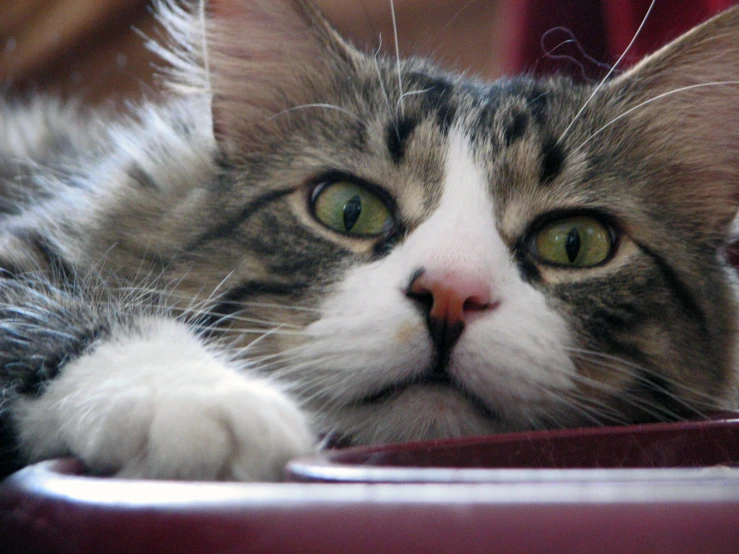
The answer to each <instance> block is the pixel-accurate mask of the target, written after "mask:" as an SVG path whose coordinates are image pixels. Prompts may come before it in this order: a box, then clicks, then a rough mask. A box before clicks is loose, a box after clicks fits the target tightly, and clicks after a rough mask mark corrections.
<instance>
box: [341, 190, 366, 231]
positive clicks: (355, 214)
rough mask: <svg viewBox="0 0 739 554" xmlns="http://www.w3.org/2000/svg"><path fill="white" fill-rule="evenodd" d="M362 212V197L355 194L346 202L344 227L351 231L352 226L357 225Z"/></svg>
mask: <svg viewBox="0 0 739 554" xmlns="http://www.w3.org/2000/svg"><path fill="white" fill-rule="evenodd" d="M361 213H362V199H361V198H360V197H359V195H358V194H355V195H354V196H352V197H351V198H350V199H349V201H348V202H347V203H346V204H344V228H345V229H346V230H347V231H351V230H352V227H354V225H356V223H357V220H358V219H359V216H360V214H361Z"/></svg>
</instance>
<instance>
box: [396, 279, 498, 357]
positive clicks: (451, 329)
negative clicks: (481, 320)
mask: <svg viewBox="0 0 739 554" xmlns="http://www.w3.org/2000/svg"><path fill="white" fill-rule="evenodd" d="M407 295H408V296H409V297H410V298H413V299H415V300H416V301H418V302H419V303H420V304H421V305H422V306H424V308H425V309H426V310H427V322H428V327H429V333H430V334H431V339H432V340H433V341H434V344H435V345H436V346H437V348H439V349H440V350H441V351H442V352H445V353H447V354H448V352H449V351H450V350H451V349H452V348H453V347H454V345H455V344H456V342H457V341H458V340H459V337H460V336H461V335H462V332H463V331H464V328H465V325H466V323H467V320H468V319H469V317H470V315H471V314H472V313H475V312H481V311H485V310H488V309H491V308H492V307H493V306H494V304H493V302H492V298H491V291H490V286H489V285H488V283H487V282H485V281H484V280H483V279H480V278H475V277H471V276H469V275H464V274H463V273H461V272H451V271H448V272H443V273H432V272H429V271H423V272H419V274H418V275H417V276H416V277H415V278H414V279H413V280H412V282H411V284H410V286H409V287H408V291H407Z"/></svg>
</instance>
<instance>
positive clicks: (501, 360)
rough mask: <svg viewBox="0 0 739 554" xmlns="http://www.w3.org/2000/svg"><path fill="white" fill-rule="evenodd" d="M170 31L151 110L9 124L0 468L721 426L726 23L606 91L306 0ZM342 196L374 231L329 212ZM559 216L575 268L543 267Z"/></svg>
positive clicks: (21, 115)
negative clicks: (400, 48) (392, 33)
mask: <svg viewBox="0 0 739 554" xmlns="http://www.w3.org/2000/svg"><path fill="white" fill-rule="evenodd" d="M160 13H161V17H162V18H163V20H164V21H165V23H166V24H167V26H168V28H169V29H170V30H171V31H172V33H173V37H174V44H173V45H172V46H170V47H168V48H164V49H163V48H161V47H159V48H160V51H161V52H162V55H164V56H165V57H167V58H168V59H169V60H170V61H171V62H172V64H173V66H174V68H175V70H174V73H173V74H172V75H171V76H170V77H171V83H172V85H173V89H172V93H171V99H170V101H169V102H167V103H165V104H163V105H143V106H140V107H138V108H136V109H135V110H133V111H132V112H131V113H130V114H128V115H123V116H121V115H112V114H99V113H88V112H86V111H85V110H84V109H82V108H75V107H63V106H60V105H58V104H57V103H53V102H48V101H41V100H34V101H33V102H31V103H30V105H29V104H26V105H23V106H18V105H11V104H5V105H3V109H2V110H1V111H0V118H1V119H0V187H1V188H0V191H1V192H2V196H3V204H2V206H3V212H4V215H3V216H2V219H1V220H0V234H1V235H2V238H3V240H2V244H1V245H0V246H1V247H0V267H2V268H3V270H4V272H3V281H2V283H1V284H0V300H1V301H2V304H1V305H0V353H1V354H0V360H1V361H2V367H1V369H0V385H2V397H1V402H2V404H0V422H1V426H0V434H1V435H2V437H1V439H2V448H3V450H2V453H3V456H2V458H3V460H4V464H5V465H4V467H3V470H4V471H8V470H10V469H12V468H15V467H18V466H19V465H21V464H23V463H27V462H29V461H33V460H37V459H41V458H45V457H50V456H58V455H65V454H74V455H76V456H79V457H81V458H82V459H83V460H84V461H85V462H86V463H87V464H88V465H90V467H91V468H92V469H93V470H96V471H102V472H108V473H118V474H120V475H125V476H136V477H164V478H167V477H170V478H192V479H245V480H254V479H276V478H278V477H279V474H280V471H281V467H282V466H283V464H284V462H285V461H286V460H287V459H288V458H289V457H291V456H294V455H298V454H300V453H304V452H307V451H309V450H311V449H312V448H314V447H315V446H314V445H315V444H317V441H318V440H319V438H321V437H326V436H331V435H333V436H338V437H340V438H341V440H343V441H344V442H351V443H354V444H362V443H376V442H386V441H397V440H409V439H424V438H436V437H447V436H459V435H465V434H476V433H488V432H500V431H509V430H524V429H536V428H550V427H562V426H574V425H583V424H609V423H627V422H635V421H646V420H670V419H675V418H679V417H685V416H686V415H695V414H702V413H705V412H706V411H709V410H712V409H717V408H722V407H736V384H737V382H736V381H737V371H736V370H737V365H738V363H737V359H736V349H737V327H736V325H737V321H736V317H737V305H736V282H735V281H736V279H735V276H734V273H733V270H732V269H731V268H730V267H728V264H727V263H726V261H725V249H726V245H727V244H728V241H729V239H730V231H731V226H732V221H733V219H734V217H735V215H736V212H737V209H738V208H739V164H738V163H737V159H739V121H738V119H739V113H738V112H737V110H736V108H735V106H736V101H737V99H738V97H739V84H738V83H739V10H737V9H734V10H729V11H728V12H726V13H724V14H722V15H721V16H719V17H717V18H715V19H714V20H712V21H710V22H708V23H706V24H705V25H703V26H701V27H699V28H697V29H696V30H694V31H692V32H691V33H689V34H687V35H686V36H684V37H682V38H680V39H678V40H677V41H675V42H674V43H673V44H671V45H668V46H667V47H666V48H664V49H663V50H661V51H659V52H657V53H656V54H654V55H653V56H651V57H650V58H648V59H646V60H644V61H643V62H642V63H641V64H639V65H638V66H637V67H635V68H634V69H632V70H630V71H628V72H626V73H624V74H622V75H620V76H619V77H617V78H616V79H613V80H611V81H609V82H606V83H603V84H601V85H598V86H597V87H596V86H594V85H575V84H573V83H572V82H570V81H569V80H567V79H564V78H556V79H550V80H545V81H536V80H532V79H529V78H525V77H521V78H515V79H510V80H504V81H500V82H496V83H492V84H486V83H479V82H475V81H471V80H469V79H463V78H461V77H458V76H453V75H448V74H445V73H443V72H442V71H440V70H438V69H437V68H435V67H434V66H433V65H431V64H429V63H428V62H426V61H423V60H395V59H389V58H384V57H382V56H379V55H375V54H372V53H370V54H365V53H362V52H360V51H358V50H356V49H355V48H354V47H352V46H351V45H350V44H348V43H347V42H346V41H344V40H343V39H342V38H341V37H339V36H338V35H337V34H336V33H335V31H334V30H333V29H332V28H331V27H330V26H329V25H328V24H327V23H326V22H325V21H324V20H323V18H322V17H321V16H320V14H319V13H318V12H317V10H316V9H315V8H313V7H312V6H311V5H310V4H307V3H304V2H302V1H299V0H280V1H275V0H212V1H211V2H210V4H209V6H208V11H207V13H206V12H204V11H202V10H201V9H198V8H194V9H193V10H192V12H190V11H187V10H183V9H181V8H178V7H177V5H175V4H174V3H170V2H162V3H161V4H160ZM341 182H351V183H354V184H355V185H358V186H359V187H361V188H362V189H363V190H366V191H369V192H370V193H372V194H374V195H376V196H377V197H378V198H380V199H381V202H383V203H384V204H385V206H386V207H387V209H388V211H389V213H390V224H389V225H388V226H386V227H385V228H383V229H382V232H379V233H377V234H375V235H372V236H353V235H350V234H347V233H342V232H337V231H336V230H334V229H332V228H330V227H329V226H327V225H324V224H322V223H321V222H320V221H319V218H318V217H317V215H316V213H315V208H314V199H315V198H316V196H317V195H318V194H320V192H321V190H323V189H322V188H321V187H325V186H330V185H333V184H335V183H341ZM573 214H577V215H587V216H588V217H592V218H594V219H596V220H597V221H600V222H601V223H602V224H603V225H604V226H605V227H607V229H608V231H609V233H610V235H609V236H610V237H611V238H610V240H611V251H610V252H609V254H608V256H607V257H606V258H605V259H603V260H602V261H601V262H599V263H597V264H595V265H593V266H592V267H577V268H573V267H564V266H562V265H557V264H552V263H550V262H547V261H546V260H545V259H543V258H542V256H541V255H540V254H539V253H538V251H537V249H536V246H535V245H536V237H537V236H538V233H539V232H540V231H541V230H542V229H543V228H544V226H546V225H547V224H548V223H549V222H551V221H556V220H558V219H562V218H564V217H567V216H570V215H573ZM444 310H446V311H444Z"/></svg>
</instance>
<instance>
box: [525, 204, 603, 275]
mask: <svg viewBox="0 0 739 554" xmlns="http://www.w3.org/2000/svg"><path fill="white" fill-rule="evenodd" d="M534 244H535V246H536V252H537V254H538V255H539V257H540V258H541V259H542V260H543V261H544V262H547V263H550V264H555V265H561V266H566V267H591V266H594V265H598V264H599V263H601V262H603V261H605V260H606V259H607V258H608V256H610V254H611V250H612V249H613V239H612V237H611V233H610V231H609V230H608V228H607V227H606V226H605V225H603V223H601V222H600V221H598V220H597V219H595V218H593V217H588V216H575V217H566V218H563V219H558V220H555V221H552V222H550V223H547V224H546V225H544V227H542V228H541V229H539V231H538V232H537V233H536V236H535V237H534Z"/></svg>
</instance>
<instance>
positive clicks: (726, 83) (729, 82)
mask: <svg viewBox="0 0 739 554" xmlns="http://www.w3.org/2000/svg"><path fill="white" fill-rule="evenodd" d="M721 85H739V81H712V82H709V83H698V84H695V85H688V86H684V87H680V88H678V89H675V90H670V91H667V92H663V93H662V94H658V95H657V96H654V97H653V98H650V99H649V100H645V101H644V102H641V103H639V104H637V105H636V106H634V107H633V108H629V109H628V110H626V111H625V112H623V113H622V114H620V115H618V116H616V117H614V118H613V119H611V120H610V121H609V122H608V123H606V124H605V125H603V126H602V127H601V128H600V129H598V130H597V131H596V132H594V133H593V134H592V135H590V136H589V137H588V138H586V139H585V140H584V141H582V142H581V143H580V145H579V146H578V147H577V148H575V149H574V150H573V151H572V152H573V153H574V152H578V151H579V150H581V149H582V148H583V147H584V146H585V145H586V144H587V143H588V142H590V141H591V140H593V138H595V137H596V136H598V135H599V134H600V133H602V132H603V131H605V130H606V129H607V128H608V127H610V126H611V125H613V124H614V123H616V122H617V121H618V120H620V119H622V118H624V117H626V116H627V115H629V114H630V113H632V112H634V111H636V110H638V109H639V108H643V107H644V106H646V105H648V104H651V103H652V102H655V101H657V100H661V99H662V98H665V97H667V96H672V95H673V94H677V93H679V92H685V91H686V90H692V89H697V88H703V87H715V86H721Z"/></svg>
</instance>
